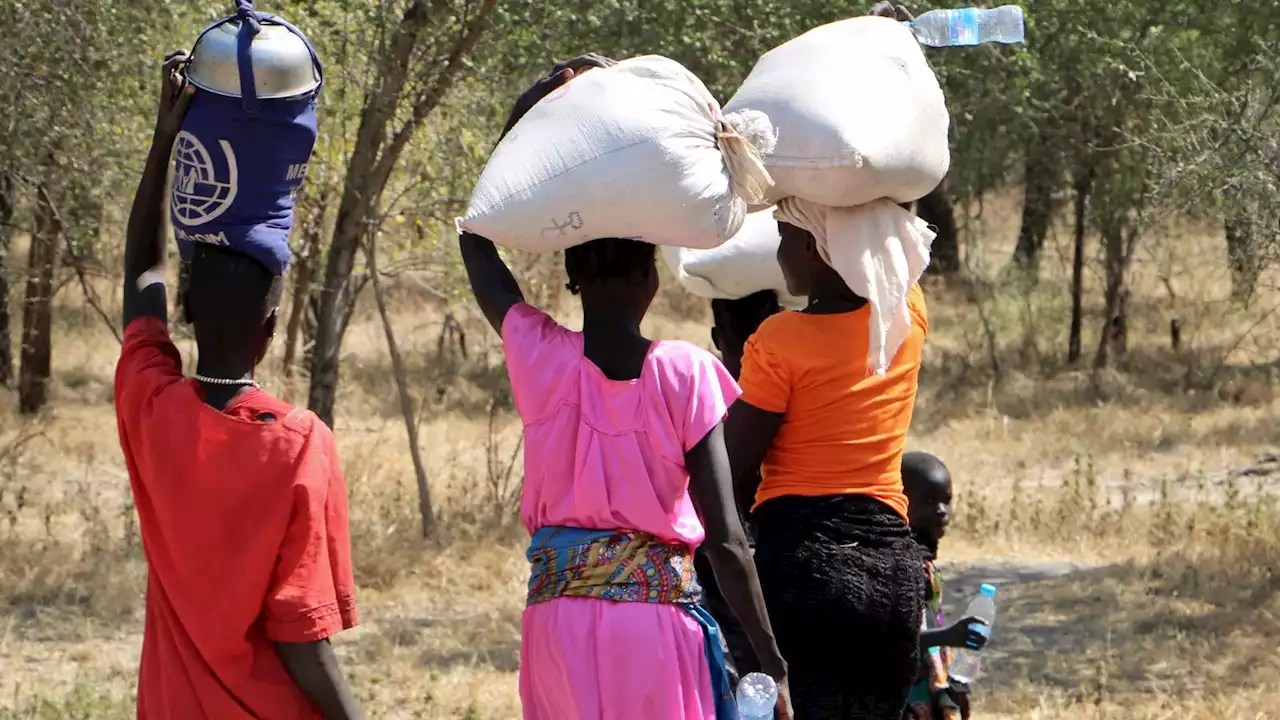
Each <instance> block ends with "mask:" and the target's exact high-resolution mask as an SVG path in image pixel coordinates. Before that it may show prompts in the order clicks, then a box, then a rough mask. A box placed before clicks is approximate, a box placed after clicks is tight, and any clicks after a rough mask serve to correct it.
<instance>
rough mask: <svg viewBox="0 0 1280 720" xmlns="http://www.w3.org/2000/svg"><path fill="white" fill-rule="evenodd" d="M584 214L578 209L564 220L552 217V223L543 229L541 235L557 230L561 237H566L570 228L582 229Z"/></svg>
mask: <svg viewBox="0 0 1280 720" xmlns="http://www.w3.org/2000/svg"><path fill="white" fill-rule="evenodd" d="M583 224H584V223H583V221H582V214H581V213H579V212H578V211H577V210H574V211H573V212H571V213H569V216H568V217H566V218H565V219H564V221H563V222H561V221H559V220H556V219H555V218H551V224H550V225H548V226H547V227H545V228H543V229H542V232H541V233H540V234H541V235H543V236H545V235H546V234H547V233H549V232H555V233H556V234H557V235H558V236H559V237H564V236H566V235H568V234H569V233H568V232H566V231H568V230H581V229H582V226H583Z"/></svg>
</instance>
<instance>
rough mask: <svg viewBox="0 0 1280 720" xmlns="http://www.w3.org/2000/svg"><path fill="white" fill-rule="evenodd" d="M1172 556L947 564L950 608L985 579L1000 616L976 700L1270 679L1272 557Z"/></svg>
mask: <svg viewBox="0 0 1280 720" xmlns="http://www.w3.org/2000/svg"><path fill="white" fill-rule="evenodd" d="M1241 559H1242V557H1241V556H1237V555H1236V554H1234V553H1233V554H1232V556H1231V557H1229V558H1228V557H1221V558H1203V557H1202V558H1194V559H1193V558H1185V557H1178V556H1168V557H1164V558H1160V559H1157V560H1153V561H1151V562H1144V563H1125V564H1119V565H1110V566H1101V567H1082V566H1073V565H1054V564H1034V565H1033V564H1028V565H1012V564H1002V565H990V566H963V567H962V566H955V567H950V568H945V569H944V572H945V573H946V575H945V579H946V592H947V594H948V596H949V599H948V602H947V605H948V608H947V610H948V616H949V617H951V618H953V619H955V618H958V617H960V616H961V614H962V613H963V611H964V608H965V606H966V605H967V603H968V601H969V598H971V597H973V596H974V595H975V594H976V593H977V590H978V587H979V586H980V585H981V584H982V583H984V582H991V583H994V584H996V585H997V586H999V587H1000V591H999V594H998V600H997V602H998V607H999V615H998V617H997V620H996V628H995V635H994V639H993V641H992V644H991V646H990V648H989V651H988V655H987V658H986V663H987V665H986V668H985V672H986V674H985V676H984V677H982V678H980V679H979V681H978V683H977V687H976V688H975V698H976V699H978V700H980V701H981V702H982V707H983V708H984V709H988V710H990V711H993V712H998V711H1004V712H1016V711H1019V710H1022V711H1025V710H1026V709H1027V708H1030V707H1034V706H1036V704H1038V703H1039V702H1040V701H1041V700H1042V699H1043V698H1044V697H1045V696H1047V695H1052V696H1057V697H1061V698H1065V699H1068V700H1070V701H1073V702H1079V703H1092V702H1101V701H1105V700H1111V701H1123V700H1124V699H1125V698H1126V697H1134V696H1144V697H1147V698H1149V697H1151V696H1152V695H1153V694H1155V695H1168V696H1172V697H1175V698H1176V697H1178V696H1180V695H1184V694H1186V695H1192V694H1195V695H1201V694H1217V693H1231V692H1233V691H1235V690H1243V689H1247V688H1252V687H1257V686H1258V685H1259V684H1260V683H1264V682H1272V681H1273V678H1274V677H1275V674H1276V671H1277V663H1276V660H1275V652H1274V648H1275V646H1276V644H1277V642H1280V574H1277V572H1275V571H1273V570H1272V569H1271V567H1272V566H1271V565H1270V564H1269V563H1266V562H1258V563H1256V564H1249V563H1244V562H1241Z"/></svg>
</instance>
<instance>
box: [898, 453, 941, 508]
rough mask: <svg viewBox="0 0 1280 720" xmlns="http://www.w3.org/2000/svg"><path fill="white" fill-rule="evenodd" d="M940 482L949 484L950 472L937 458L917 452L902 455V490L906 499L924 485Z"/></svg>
mask: <svg viewBox="0 0 1280 720" xmlns="http://www.w3.org/2000/svg"><path fill="white" fill-rule="evenodd" d="M941 481H946V482H948V483H949V482H951V470H949V469H948V468H947V466H946V464H945V463H943V462H942V460H940V459H938V456H936V455H933V454H930V453H927V452H919V451H912V452H907V453H903V454H902V488H903V491H904V492H905V493H906V494H907V496H908V497H909V496H911V495H912V494H913V491H914V492H919V491H920V490H922V489H923V487H922V486H924V485H927V484H929V483H934V482H941Z"/></svg>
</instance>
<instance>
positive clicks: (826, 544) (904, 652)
mask: <svg viewBox="0 0 1280 720" xmlns="http://www.w3.org/2000/svg"><path fill="white" fill-rule="evenodd" d="M752 519H753V520H754V524H755V531H756V533H755V534H756V553H755V561H756V568H757V571H758V572H759V574H760V586H761V589H762V590H763V591H764V599H765V604H766V605H767V606H768V609H769V620H770V622H771V624H772V625H773V631H774V635H775V636H776V637H777V640H778V646H779V649H780V650H781V651H782V656H783V658H784V659H786V661H787V665H788V668H789V673H788V674H789V679H790V683H791V700H792V703H793V704H794V706H795V711H796V717H798V718H804V719H805V720H828V719H831V720H835V719H839V720H899V719H900V718H901V717H902V710H903V707H904V706H905V705H906V701H907V695H908V693H909V692H910V690H911V685H912V684H913V683H914V682H915V678H916V671H917V669H918V665H917V662H918V654H919V642H920V622H921V619H922V618H923V617H924V616H923V613H924V595H925V577H924V569H923V562H922V560H921V556H920V549H919V547H918V546H917V545H916V543H915V541H914V540H912V537H911V531H910V528H909V527H908V526H907V523H906V521H905V520H903V518H902V516H900V515H898V514H897V513H896V512H894V511H893V509H892V508H890V507H889V506H888V505H885V504H884V503H882V502H879V501H878V500H875V499H873V498H870V497H867V496H862V495H836V496H827V497H816V498H807V497H796V496H787V497H781V498H775V499H773V500H768V501H766V502H764V503H763V504H761V506H760V507H759V508H757V509H756V511H755V512H754V513H753V515H752Z"/></svg>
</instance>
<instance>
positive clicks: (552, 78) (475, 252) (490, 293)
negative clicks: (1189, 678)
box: [458, 54, 614, 335]
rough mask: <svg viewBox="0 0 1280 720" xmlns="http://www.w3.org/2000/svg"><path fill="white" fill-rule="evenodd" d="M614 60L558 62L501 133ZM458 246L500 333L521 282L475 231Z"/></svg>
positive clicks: (526, 93) (587, 57)
mask: <svg viewBox="0 0 1280 720" xmlns="http://www.w3.org/2000/svg"><path fill="white" fill-rule="evenodd" d="M613 64H614V62H613V61H612V60H610V59H609V58H606V57H602V56H600V55H595V54H588V55H582V56H580V57H576V58H574V59H572V60H567V61H565V62H562V63H557V64H556V66H555V67H553V68H552V69H551V72H549V73H547V74H546V75H545V76H543V77H541V78H539V79H538V81H537V82H535V83H534V84H533V86H532V87H530V88H529V89H528V90H526V91H524V93H522V94H521V95H520V97H519V98H516V102H515V105H514V106H513V107H512V108H511V115H510V116H509V117H508V118H507V122H506V124H505V125H504V126H503V128H502V136H501V137H500V138H499V142H501V138H503V137H506V136H507V133H509V132H511V128H513V127H515V125H516V123H518V122H520V118H522V117H524V115H525V113H527V112H529V109H530V108H532V107H533V106H534V105H537V104H538V101H539V100H541V99H542V98H544V97H546V96H547V95H548V94H549V93H551V92H552V91H553V90H555V89H556V88H558V87H560V86H561V85H564V84H565V83H567V82H569V80H571V79H572V78H573V76H574V74H575V73H580V72H585V71H587V70H589V69H591V68H596V67H608V66H610V65H613ZM458 249H459V250H460V251H461V253H462V264H463V265H464V266H465V267H466V269H467V280H469V281H470V282H471V292H472V293H473V294H474V295H475V297H476V303H478V304H479V305H480V310H481V312H483V313H484V317H485V319H486V320H488V321H489V324H490V325H491V326H493V329H494V330H495V331H497V332H498V334H499V335H501V334H502V321H503V319H504V318H506V316H507V311H508V310H510V309H511V306H512V305H515V304H517V303H522V302H524V293H523V292H522V291H521V290H520V283H518V282H516V278H515V275H513V274H512V273H511V268H509V267H507V264H506V263H505V262H503V260H502V256H501V255H499V254H498V249H497V248H496V247H494V245H493V242H491V241H490V240H489V239H488V238H484V237H481V236H479V235H476V234H475V233H469V232H463V233H462V234H461V235H459V237H458Z"/></svg>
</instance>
